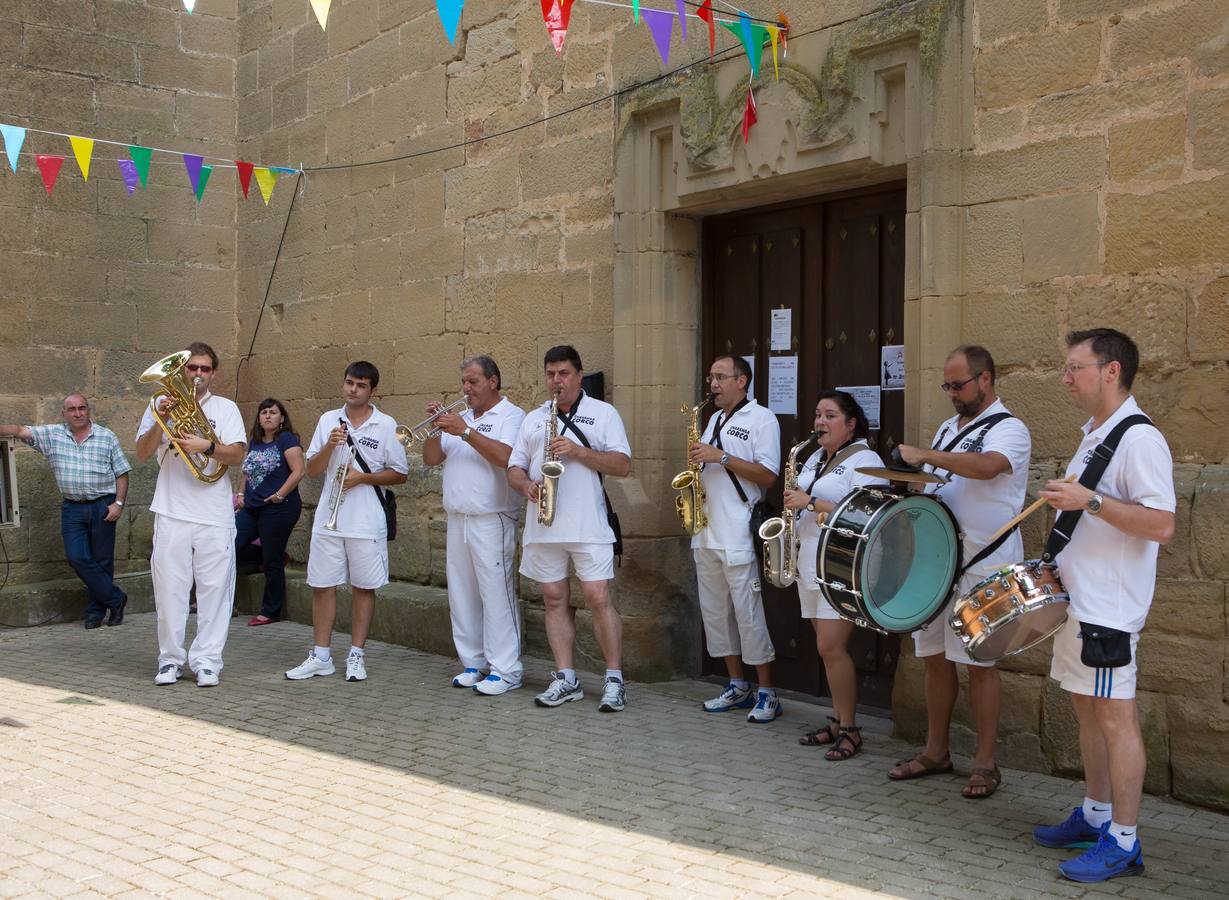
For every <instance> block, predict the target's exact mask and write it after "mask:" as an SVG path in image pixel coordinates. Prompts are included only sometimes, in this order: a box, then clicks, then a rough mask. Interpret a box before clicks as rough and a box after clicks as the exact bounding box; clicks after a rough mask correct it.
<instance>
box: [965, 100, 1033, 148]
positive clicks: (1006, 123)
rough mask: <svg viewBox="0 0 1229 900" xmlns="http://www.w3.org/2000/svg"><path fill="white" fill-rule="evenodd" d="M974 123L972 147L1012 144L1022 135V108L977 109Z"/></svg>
mask: <svg viewBox="0 0 1229 900" xmlns="http://www.w3.org/2000/svg"><path fill="white" fill-rule="evenodd" d="M976 122H977V124H976V126H975V130H974V134H975V135H976V138H975V143H974V146H975V147H977V148H978V149H985V148H987V147H992V146H994V145H995V144H1002V143H1007V142H1014V141H1016V140H1018V139H1019V138H1020V136H1021V135H1022V134H1023V133H1024V108H1023V107H1018V106H1017V107H1011V108H1009V109H979V110H977V111H976Z"/></svg>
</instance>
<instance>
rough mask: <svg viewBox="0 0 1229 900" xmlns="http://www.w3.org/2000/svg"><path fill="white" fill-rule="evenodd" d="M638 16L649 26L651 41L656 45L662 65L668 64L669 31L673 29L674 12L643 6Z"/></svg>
mask: <svg viewBox="0 0 1229 900" xmlns="http://www.w3.org/2000/svg"><path fill="white" fill-rule="evenodd" d="M640 17H641V18H642V19H644V24H646V25H648V26H649V31H650V32H652V34H653V43H654V44H656V45H657V55H658V56H660V57H661V63H662V65H663V66H664V65H669V64H670V33H671V31H673V30H674V13H672V12H666V11H665V10H662V9H650V8H649V7H647V6H646V7H644V8H643V9H641V10H640Z"/></svg>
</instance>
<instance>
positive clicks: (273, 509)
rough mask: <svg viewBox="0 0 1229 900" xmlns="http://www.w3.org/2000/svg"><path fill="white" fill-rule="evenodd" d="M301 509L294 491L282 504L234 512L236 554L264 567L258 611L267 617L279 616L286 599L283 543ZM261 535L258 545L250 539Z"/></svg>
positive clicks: (242, 558) (241, 560)
mask: <svg viewBox="0 0 1229 900" xmlns="http://www.w3.org/2000/svg"><path fill="white" fill-rule="evenodd" d="M302 511H303V501H302V500H301V499H300V498H299V492H298V491H297V490H296V491H293V492H292V493H291V494H290V496H289V497H287V498H286V500H285V502H283V503H276V504H274V503H266V504H264V505H262V506H253V507H251V508H249V507H246V506H245V507H244V508H243V509H241V510H239V512H237V513H235V529H236V530H235V555H236V557H237V558H238V560H239V561H240V562H260V563H262V564H263V565H264V567H265V593H264V597H263V599H262V600H261V603H260V614H261V615H262V616H268V617H269V618H270V619H280V618H281V617H282V604H283V603H284V602H285V600H286V561H285V555H286V542H287V541H289V540H290V532H292V531H294V526H295V523H296V522H298V521H299V513H301V512H302ZM257 538H260V546H259V547H254V546H252V542H253V541H255V540H256V539H257Z"/></svg>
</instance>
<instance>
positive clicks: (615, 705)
mask: <svg viewBox="0 0 1229 900" xmlns="http://www.w3.org/2000/svg"><path fill="white" fill-rule="evenodd" d="M626 700H627V688H626V687H624V685H623V682H622V681H620V680H619V679H617V678H607V679H606V686H605V687H604V688H602V702H601V703H599V704H598V706H597V711H598V712H622V711H623V707H624V705H625V703H626Z"/></svg>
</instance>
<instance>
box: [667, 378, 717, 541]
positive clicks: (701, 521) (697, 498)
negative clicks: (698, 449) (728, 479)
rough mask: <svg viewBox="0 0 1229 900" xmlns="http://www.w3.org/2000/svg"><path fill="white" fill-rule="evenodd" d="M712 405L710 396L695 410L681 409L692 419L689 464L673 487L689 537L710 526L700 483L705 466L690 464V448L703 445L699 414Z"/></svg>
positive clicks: (689, 426) (689, 437)
mask: <svg viewBox="0 0 1229 900" xmlns="http://www.w3.org/2000/svg"><path fill="white" fill-rule="evenodd" d="M712 401H713V395H712V394H707V395H705V397H704V399H703V400H701V401H700V402H699V403H698V404H697V405H696V406H684V407H682V408H681V409H680V412H682V413H684V414H686V415H689V416H690V417H691V418H690V421H689V422H688V425H687V458H688V460H689V462H688V463H687V468H686V469H685V470H683V471H682V472H679V473H678V474H677V475H675V476H674V480H673V481H671V482H670V486H671V487H672V488H674V489H675V490H676V491H678V492H679V493H678V496H677V497H675V498H674V510H675V512H677V513H678V515H679V521H680V522H682V523H683V530H684V531H686V532H687V533H688V534H699V533H700V532H701V531H703V530H704V529H705V527H706V526H707V525H708V514H707V513H705V511H704V504H705V501H706V499H707V498H706V497H705V496H704V482H703V481H702V480H701V479H700V473H701V472H702V471H703V469H704V464H703V463H693V462H690V459H691V445H692V444H698V443H700V412H701V411H702V410H703V409H704V407H706V406H708V404H710V403H711V402H712Z"/></svg>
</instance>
